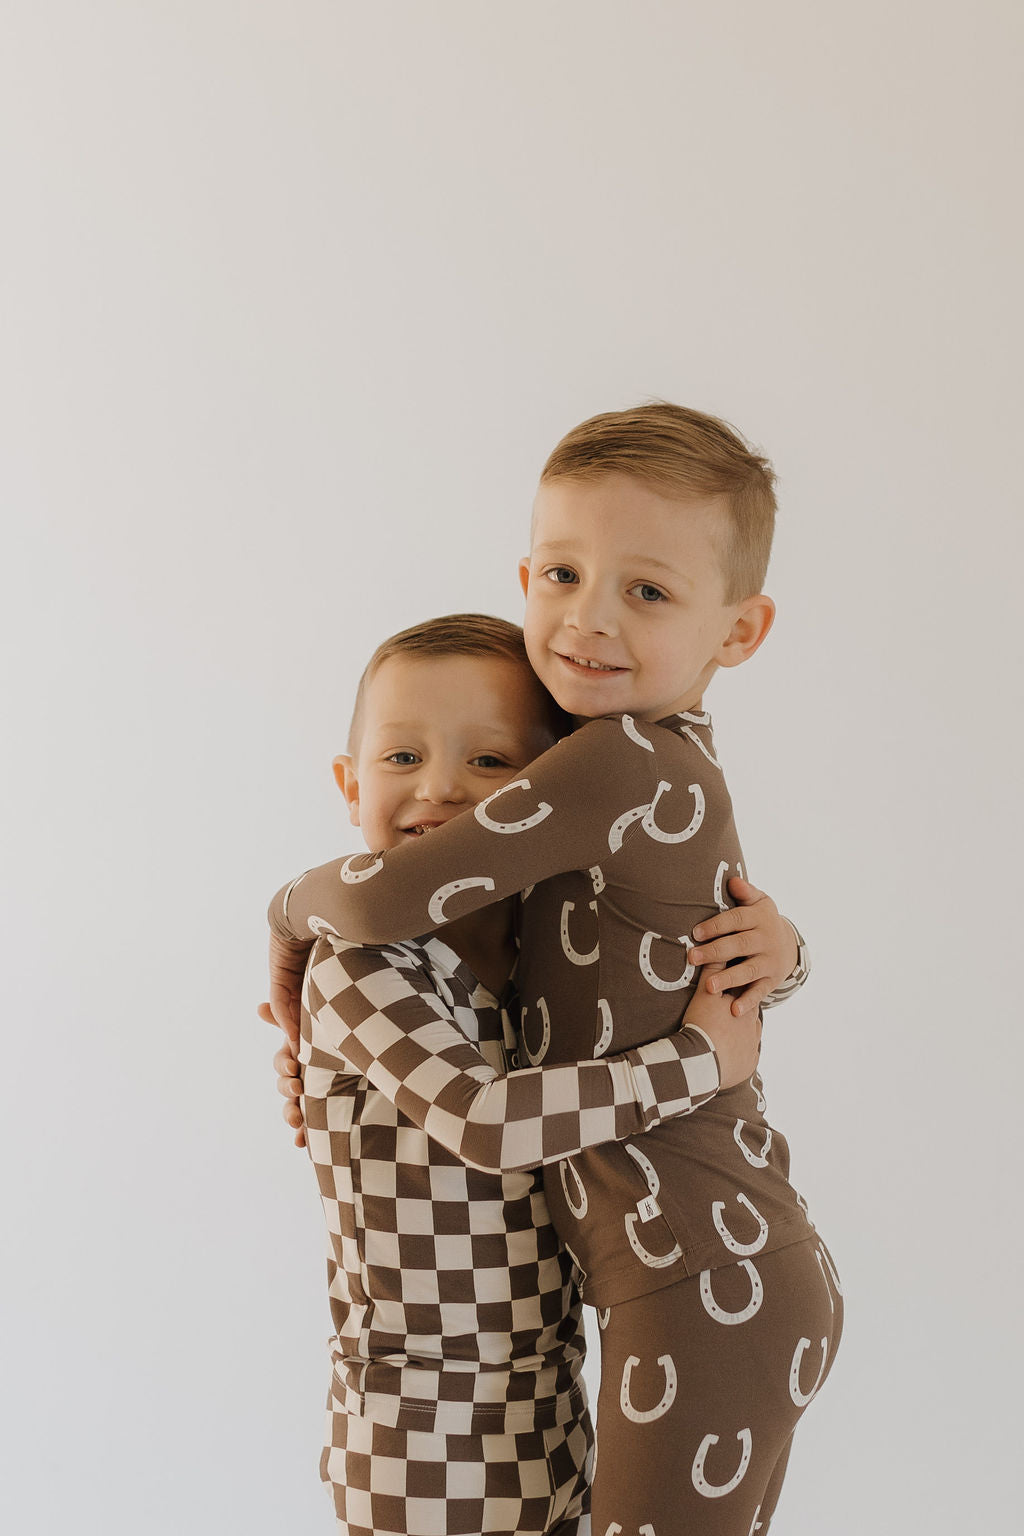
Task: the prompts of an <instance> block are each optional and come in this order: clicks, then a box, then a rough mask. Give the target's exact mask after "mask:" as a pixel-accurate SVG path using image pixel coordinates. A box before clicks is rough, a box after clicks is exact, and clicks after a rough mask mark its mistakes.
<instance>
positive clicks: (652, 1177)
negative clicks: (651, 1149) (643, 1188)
mask: <svg viewBox="0 0 1024 1536" xmlns="http://www.w3.org/2000/svg"><path fill="white" fill-rule="evenodd" d="M623 1145H624V1146H625V1148H626V1151H627V1152H628V1153H629V1156H630V1157H631V1158H632V1159H633V1161H634V1163H636V1165H637V1167H638V1168H639V1169H640V1172H641V1173H642V1174H643V1176H644V1178H645V1179H646V1180H647V1188H648V1189H649V1190H650V1192H651V1194H652V1195H654V1196H655V1197H657V1194H658V1191H659V1190H660V1189H661V1180H660V1179H659V1178H658V1170H657V1168H655V1166H654V1164H653V1163H652V1162H651V1160H650V1158H649V1157H648V1156H647V1154H646V1153H645V1152H641V1151H640V1148H639V1147H634V1146H633V1144H632V1143H631V1142H628V1141H627V1142H624V1143H623Z"/></svg>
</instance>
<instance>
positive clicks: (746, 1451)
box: [690, 1429, 753, 1499]
mask: <svg viewBox="0 0 1024 1536" xmlns="http://www.w3.org/2000/svg"><path fill="white" fill-rule="evenodd" d="M736 1439H737V1440H738V1441H739V1442H740V1445H741V1447H742V1450H741V1452H740V1464H739V1466H738V1467H737V1469H736V1471H735V1472H734V1473H733V1475H732V1477H730V1479H729V1481H728V1482H727V1483H709V1482H708V1480H707V1478H706V1477H705V1476H704V1462H705V1459H706V1457H707V1454H708V1451H709V1450H710V1449H711V1447H712V1446H713V1445H717V1444H718V1436H717V1435H705V1436H704V1439H703V1440H702V1441H701V1443H700V1449H699V1450H698V1452H697V1454H696V1456H695V1457H694V1458H693V1470H692V1472H691V1474H690V1475H691V1477H692V1478H693V1486H694V1487H695V1488H696V1490H697V1492H698V1493H699V1494H702V1495H703V1496H704V1498H705V1499H721V1498H724V1497H725V1495H726V1494H727V1493H732V1491H733V1489H734V1488H738V1487H739V1485H740V1483H742V1481H743V1479H744V1477H745V1476H746V1472H747V1468H748V1467H749V1466H750V1451H751V1446H752V1444H753V1441H752V1439H751V1435H750V1430H749V1429H741V1430H740V1431H739V1433H738V1434H737V1436H736Z"/></svg>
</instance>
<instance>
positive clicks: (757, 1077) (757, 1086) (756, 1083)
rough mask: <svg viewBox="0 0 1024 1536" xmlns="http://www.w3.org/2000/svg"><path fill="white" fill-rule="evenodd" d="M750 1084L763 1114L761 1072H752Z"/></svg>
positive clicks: (765, 1104) (758, 1109) (763, 1097)
mask: <svg viewBox="0 0 1024 1536" xmlns="http://www.w3.org/2000/svg"><path fill="white" fill-rule="evenodd" d="M750 1086H751V1088H753V1090H754V1093H755V1094H756V1095H757V1112H758V1114H759V1115H763V1114H764V1112H765V1110H766V1109H767V1108H768V1102H767V1100H766V1099H765V1096H764V1094H763V1093H762V1092H761V1074H760V1072H755V1073H754V1075H753V1077H752V1078H751V1079H750ZM797 1199H798V1200H799V1199H800V1196H799V1195H797ZM804 1214H805V1215H806V1214H807V1212H806V1208H805V1211H804Z"/></svg>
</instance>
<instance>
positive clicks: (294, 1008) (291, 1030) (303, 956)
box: [260, 933, 313, 1054]
mask: <svg viewBox="0 0 1024 1536" xmlns="http://www.w3.org/2000/svg"><path fill="white" fill-rule="evenodd" d="M312 948H313V940H310V942H309V943H308V944H306V943H299V942H298V941H296V942H294V943H292V944H288V943H286V942H285V940H284V939H279V938H278V937H277V935H276V933H272V934H271V935H270V954H269V957H268V958H269V963H270V1004H269V1007H270V1019H269V1021H268V1022H269V1023H271V1024H277V1025H278V1027H279V1028H281V1029H283V1030H284V1032H285V1036H286V1038H287V1039H288V1040H289V1041H290V1042H291V1044H292V1045H293V1046H294V1048H295V1051H296V1054H297V1053H298V1049H299V1019H300V1016H301V1012H302V978H303V977H304V976H305V974H306V961H307V960H308V959H309V952H310V950H311V949H312ZM264 1006H267V1005H264ZM260 1018H261V1019H262V1018H266V1014H264V1013H263V1012H262V1011H261V1012H260Z"/></svg>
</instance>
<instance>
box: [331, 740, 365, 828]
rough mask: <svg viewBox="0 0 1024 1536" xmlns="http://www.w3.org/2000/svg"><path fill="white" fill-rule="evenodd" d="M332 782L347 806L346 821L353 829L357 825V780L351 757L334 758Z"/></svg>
mask: <svg viewBox="0 0 1024 1536" xmlns="http://www.w3.org/2000/svg"><path fill="white" fill-rule="evenodd" d="M331 767H332V768H333V769H334V781H335V783H336V784H337V786H338V788H339V789H340V790H341V792H342V794H343V795H344V796H345V800H346V802H347V804H348V819H349V821H350V822H351V823H352V825H353V826H354V827H358V825H359V780H358V779H357V778H356V765H355V762H354V761H353V759H352V758H351V757H336V758H334V760H333V761H332V763H331Z"/></svg>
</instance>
